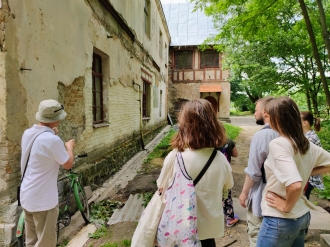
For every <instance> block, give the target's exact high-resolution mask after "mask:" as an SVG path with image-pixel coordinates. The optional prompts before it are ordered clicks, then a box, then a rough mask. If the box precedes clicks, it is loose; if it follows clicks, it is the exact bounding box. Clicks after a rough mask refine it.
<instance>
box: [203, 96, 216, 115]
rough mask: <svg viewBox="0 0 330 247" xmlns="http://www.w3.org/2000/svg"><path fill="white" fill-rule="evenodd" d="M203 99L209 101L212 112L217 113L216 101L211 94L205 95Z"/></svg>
mask: <svg viewBox="0 0 330 247" xmlns="http://www.w3.org/2000/svg"><path fill="white" fill-rule="evenodd" d="M205 99H206V100H207V101H209V102H210V103H211V105H212V107H213V110H214V112H215V113H217V112H218V101H217V100H216V99H215V98H214V97H212V96H207V97H205Z"/></svg>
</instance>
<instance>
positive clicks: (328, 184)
mask: <svg viewBox="0 0 330 247" xmlns="http://www.w3.org/2000/svg"><path fill="white" fill-rule="evenodd" d="M323 183H324V187H325V189H324V190H320V189H318V190H317V191H316V193H317V195H318V197H320V198H323V199H328V200H330V176H323Z"/></svg>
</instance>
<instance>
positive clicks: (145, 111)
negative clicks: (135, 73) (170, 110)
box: [142, 81, 150, 118]
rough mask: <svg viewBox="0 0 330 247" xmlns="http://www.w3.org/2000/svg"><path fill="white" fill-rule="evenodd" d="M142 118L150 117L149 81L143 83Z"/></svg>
mask: <svg viewBox="0 0 330 247" xmlns="http://www.w3.org/2000/svg"><path fill="white" fill-rule="evenodd" d="M142 117H144V118H147V117H150V84H149V82H147V81H143V92H142Z"/></svg>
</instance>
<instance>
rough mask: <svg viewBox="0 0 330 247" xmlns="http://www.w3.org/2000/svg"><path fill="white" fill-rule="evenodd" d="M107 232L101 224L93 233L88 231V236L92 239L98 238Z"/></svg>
mask: <svg viewBox="0 0 330 247" xmlns="http://www.w3.org/2000/svg"><path fill="white" fill-rule="evenodd" d="M106 232H107V228H106V227H105V226H102V227H101V228H99V229H97V230H96V231H95V232H94V233H88V237H90V238H93V239H99V238H100V237H103V236H104V235H105V234H106Z"/></svg>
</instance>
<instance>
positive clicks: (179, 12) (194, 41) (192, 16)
mask: <svg viewBox="0 0 330 247" xmlns="http://www.w3.org/2000/svg"><path fill="white" fill-rule="evenodd" d="M161 3H162V6H163V10H164V14H165V18H166V21H167V25H168V27H169V30H170V34H171V44H170V46H188V45H200V44H202V43H203V42H204V40H205V39H206V38H208V37H209V36H211V35H213V34H217V31H216V29H215V27H214V24H213V21H212V18H211V17H207V16H206V15H205V14H204V13H203V12H201V11H200V10H198V11H196V12H193V9H194V6H195V4H194V3H190V2H189V0H161Z"/></svg>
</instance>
